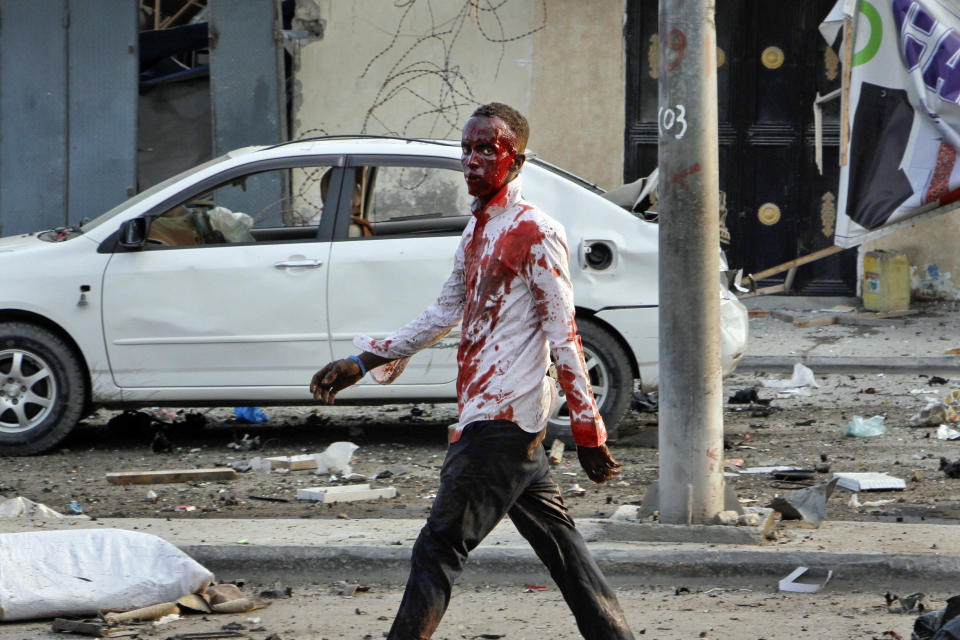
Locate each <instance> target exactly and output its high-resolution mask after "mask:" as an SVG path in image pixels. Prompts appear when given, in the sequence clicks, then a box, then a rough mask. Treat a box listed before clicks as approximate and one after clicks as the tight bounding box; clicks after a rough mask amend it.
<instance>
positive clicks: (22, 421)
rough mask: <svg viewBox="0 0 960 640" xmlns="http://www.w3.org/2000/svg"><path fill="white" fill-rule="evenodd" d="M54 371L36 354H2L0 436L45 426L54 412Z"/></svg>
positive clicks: (12, 350) (18, 351) (0, 369)
mask: <svg viewBox="0 0 960 640" xmlns="http://www.w3.org/2000/svg"><path fill="white" fill-rule="evenodd" d="M56 397H57V384H56V382H55V381H54V378H53V369H51V368H50V365H49V364H47V362H46V361H44V360H43V359H42V358H39V357H37V355H36V354H33V353H30V352H28V351H22V350H20V349H7V350H4V351H0V433H18V432H22V431H28V430H30V429H33V428H35V427H37V426H39V425H40V423H42V422H43V421H44V420H45V419H46V417H47V416H48V415H49V414H50V411H51V410H52V409H53V404H54V400H55V399H56Z"/></svg>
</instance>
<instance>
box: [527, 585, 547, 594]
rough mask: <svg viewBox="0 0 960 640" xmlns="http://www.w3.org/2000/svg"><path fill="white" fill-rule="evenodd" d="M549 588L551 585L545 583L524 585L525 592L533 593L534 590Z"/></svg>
mask: <svg viewBox="0 0 960 640" xmlns="http://www.w3.org/2000/svg"><path fill="white" fill-rule="evenodd" d="M548 589H549V587H548V586H546V585H543V584H525V585H523V592H524V593H532V592H534V591H547V590H548Z"/></svg>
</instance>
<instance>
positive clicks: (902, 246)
mask: <svg viewBox="0 0 960 640" xmlns="http://www.w3.org/2000/svg"><path fill="white" fill-rule="evenodd" d="M958 242H960V211H954V212H951V213H947V214H945V215H942V216H938V217H936V218H933V219H931V220H927V221H924V222H921V223H919V224H916V225H914V226H913V227H910V228H909V229H904V230H902V231H897V232H896V233H892V234H890V235H888V236H884V237H883V238H879V239H877V240H873V241H871V242H867V243H865V244H864V245H863V246H861V247H860V260H859V266H858V270H859V272H860V276H861V278H860V281H861V286H862V282H863V255H864V254H865V253H866V252H867V251H874V250H877V249H885V250H898V251H903V252H904V253H906V254H907V259H908V260H909V261H910V267H911V277H910V287H911V289H912V294H913V296H914V297H915V298H945V299H949V300H960V252H958V251H957V243H958Z"/></svg>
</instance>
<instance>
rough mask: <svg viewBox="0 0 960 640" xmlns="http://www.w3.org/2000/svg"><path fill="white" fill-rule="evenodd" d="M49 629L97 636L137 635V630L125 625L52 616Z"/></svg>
mask: <svg viewBox="0 0 960 640" xmlns="http://www.w3.org/2000/svg"><path fill="white" fill-rule="evenodd" d="M50 630H51V631H54V632H61V633H80V634H83V635H86V636H95V637H97V638H118V637H124V636H135V635H139V632H138V631H134V630H132V629H130V628H127V627H112V626H110V625H109V624H107V623H106V622H103V621H102V620H68V619H67V618H54V619H53V624H52V625H51V627H50Z"/></svg>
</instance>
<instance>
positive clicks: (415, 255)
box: [328, 156, 470, 397]
mask: <svg viewBox="0 0 960 640" xmlns="http://www.w3.org/2000/svg"><path fill="white" fill-rule="evenodd" d="M344 184H345V187H344V193H346V192H347V191H348V190H349V189H350V187H349V186H348V185H353V186H352V190H353V194H354V196H353V199H352V203H351V215H350V216H346V215H344V216H343V217H342V218H338V221H337V225H336V229H335V231H334V237H333V243H332V245H331V249H330V270H329V288H328V292H329V294H328V305H329V309H330V311H329V328H330V339H331V345H332V349H333V355H334V357H338V358H339V357H343V356H346V355H349V354H351V353H356V351H357V349H356V347H354V346H353V338H354V336H356V335H358V334H363V335H367V336H370V337H373V338H377V339H379V338H385V337H386V336H388V335H389V334H390V333H392V332H393V331H394V330H395V329H397V328H399V327H401V326H402V325H403V324H405V323H407V322H409V321H410V320H412V319H413V318H415V317H416V316H417V315H418V314H419V313H420V312H421V311H423V310H424V309H426V308H427V307H428V306H429V305H430V303H431V302H433V301H434V300H435V299H436V297H437V295H438V294H439V293H440V289H441V287H442V285H443V283H444V282H445V281H446V279H447V278H448V277H449V275H450V272H451V270H452V268H453V258H454V254H455V252H456V248H457V245H458V243H459V241H460V234H461V233H462V231H463V229H464V227H465V226H466V223H467V221H468V220H469V219H470V207H469V203H470V196H469V194H468V193H467V189H466V184H465V183H464V180H463V174H462V172H461V169H460V164H459V162H458V161H457V160H453V159H447V158H411V157H403V156H401V157H391V156H355V157H351V158H349V159H348V168H347V170H346V171H345V177H344ZM344 209H345V207H342V208H341V211H344ZM459 335H460V332H459V327H457V328H456V329H454V331H452V332H451V333H450V334H448V335H447V336H446V337H445V338H444V339H442V340H441V341H440V342H438V343H437V344H436V345H434V346H432V347H430V348H428V349H426V350H424V351H422V352H421V353H419V354H417V355H416V356H414V357H413V358H412V359H411V361H410V363H409V364H408V365H407V368H406V370H405V372H404V373H403V375H402V376H401V377H400V378H399V379H398V380H397V381H396V382H394V383H393V385H392V386H391V388H385V387H380V388H379V389H378V388H377V385H376V384H375V383H373V382H372V381H371V380H370V379H369V378H365V379H364V381H363V383H362V384H361V385H359V388H355V389H352V390H347V391H344V392H342V394H341V395H342V396H343V397H351V396H353V397H371V396H372V395H377V396H383V395H395V394H408V395H412V396H413V397H417V396H418V395H419V396H421V397H426V396H431V395H435V394H438V393H439V394H441V395H450V396H452V395H453V394H454V390H453V383H454V381H455V380H456V377H457V359H456V355H457V344H458V342H459ZM443 385H447V386H446V387H443ZM439 387H443V390H442V391H441V390H439ZM418 389H419V390H418Z"/></svg>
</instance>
